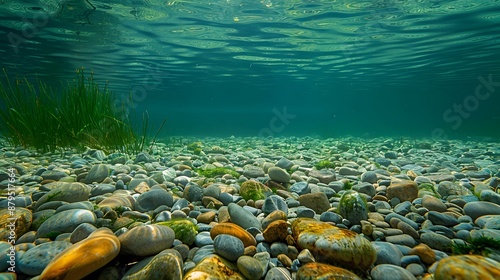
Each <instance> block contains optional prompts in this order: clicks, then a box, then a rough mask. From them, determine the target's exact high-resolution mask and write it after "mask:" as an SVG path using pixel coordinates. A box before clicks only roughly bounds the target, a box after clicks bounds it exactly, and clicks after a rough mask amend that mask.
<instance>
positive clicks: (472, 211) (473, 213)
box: [464, 201, 500, 220]
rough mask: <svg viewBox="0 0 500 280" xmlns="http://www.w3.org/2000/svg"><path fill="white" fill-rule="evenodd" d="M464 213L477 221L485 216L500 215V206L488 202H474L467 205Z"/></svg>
mask: <svg viewBox="0 0 500 280" xmlns="http://www.w3.org/2000/svg"><path fill="white" fill-rule="evenodd" d="M464 212H465V214H466V215H468V216H469V217H471V218H472V220H475V219H477V218H479V217H481V216H484V215H500V205H498V204H495V203H491V202H487V201H472V202H469V203H467V204H465V206H464Z"/></svg>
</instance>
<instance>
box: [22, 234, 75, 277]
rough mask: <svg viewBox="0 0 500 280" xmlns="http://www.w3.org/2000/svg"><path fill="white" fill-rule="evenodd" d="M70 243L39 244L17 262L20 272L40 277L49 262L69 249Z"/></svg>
mask: <svg viewBox="0 0 500 280" xmlns="http://www.w3.org/2000/svg"><path fill="white" fill-rule="evenodd" d="M71 245H72V244H71V243H70V242H68V241H54V242H47V243H42V244H39V245H37V246H35V247H33V248H31V249H29V250H28V251H26V253H24V254H23V255H22V256H21V257H20V258H19V259H18V262H17V265H18V266H19V270H20V271H21V272H22V273H24V274H27V275H32V276H36V275H40V274H41V273H42V272H43V270H44V268H45V267H46V266H47V265H48V264H49V262H50V261H51V260H52V259H53V258H54V257H56V256H57V255H58V254H59V253H61V252H62V251H64V250H65V249H66V248H69V247H70V246H71Z"/></svg>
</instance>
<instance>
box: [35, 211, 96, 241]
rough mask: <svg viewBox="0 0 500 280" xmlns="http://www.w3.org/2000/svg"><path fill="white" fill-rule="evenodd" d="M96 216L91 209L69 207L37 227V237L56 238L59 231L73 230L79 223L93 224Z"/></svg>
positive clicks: (67, 231)
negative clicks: (69, 208)
mask: <svg viewBox="0 0 500 280" xmlns="http://www.w3.org/2000/svg"><path fill="white" fill-rule="evenodd" d="M95 222H96V216H95V215H94V213H93V212H92V211H89V210H82V209H71V210H66V211H62V212H59V213H57V214H55V215H54V216H51V217H49V218H48V219H47V220H46V221H45V222H43V224H42V225H41V226H40V227H39V228H38V231H37V232H36V237H37V238H44V237H48V238H56V237H57V236H58V235H59V234H61V233H70V232H73V230H75V229H76V228H77V227H78V226H79V225H80V224H83V223H89V224H92V225H93V224H95Z"/></svg>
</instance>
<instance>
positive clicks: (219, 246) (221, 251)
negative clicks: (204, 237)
mask: <svg viewBox="0 0 500 280" xmlns="http://www.w3.org/2000/svg"><path fill="white" fill-rule="evenodd" d="M214 251H215V252H216V253H217V254H218V255H220V256H222V257H224V258H226V259H227V260H230V261H233V262H234V261H236V260H237V259H238V258H239V257H240V256H242V255H243V252H244V251H245V247H244V246H243V242H242V241H241V240H240V239H238V238H236V237H234V236H232V235H228V234H219V235H217V237H215V239H214Z"/></svg>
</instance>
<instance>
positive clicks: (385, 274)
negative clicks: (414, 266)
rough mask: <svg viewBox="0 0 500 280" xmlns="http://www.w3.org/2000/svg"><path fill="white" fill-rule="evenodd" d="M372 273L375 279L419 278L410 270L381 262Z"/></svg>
mask: <svg viewBox="0 0 500 280" xmlns="http://www.w3.org/2000/svg"><path fill="white" fill-rule="evenodd" d="M370 275H371V277H372V279H373V280H417V278H415V276H413V274H411V272H409V271H408V270H406V269H404V268H402V267H400V266H397V265H393V264H379V265H377V266H375V267H374V268H373V269H372V270H371V272H370Z"/></svg>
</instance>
